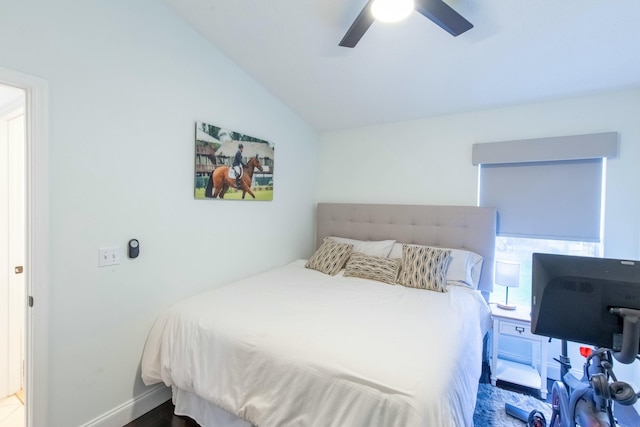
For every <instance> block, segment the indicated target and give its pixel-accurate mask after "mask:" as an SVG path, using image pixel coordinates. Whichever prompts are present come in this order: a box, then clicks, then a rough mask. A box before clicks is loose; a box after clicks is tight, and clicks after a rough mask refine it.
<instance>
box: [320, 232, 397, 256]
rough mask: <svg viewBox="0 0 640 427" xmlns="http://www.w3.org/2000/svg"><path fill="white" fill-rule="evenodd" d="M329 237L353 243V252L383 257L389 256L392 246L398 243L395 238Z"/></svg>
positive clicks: (339, 241) (349, 243)
mask: <svg viewBox="0 0 640 427" xmlns="http://www.w3.org/2000/svg"><path fill="white" fill-rule="evenodd" d="M329 239H331V240H333V241H335V242H338V243H346V244H348V245H353V252H360V253H363V254H365V255H371V256H378V257H382V258H388V255H389V252H391V248H393V245H394V244H395V243H396V241H395V240H380V241H371V240H355V239H347V238H344V237H329ZM400 254H401V255H400V258H402V245H401V247H400Z"/></svg>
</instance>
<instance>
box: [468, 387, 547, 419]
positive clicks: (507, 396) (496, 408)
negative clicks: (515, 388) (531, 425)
mask: <svg viewBox="0 0 640 427" xmlns="http://www.w3.org/2000/svg"><path fill="white" fill-rule="evenodd" d="M505 403H510V404H512V405H514V406H516V407H518V408H521V409H524V410H525V411H527V412H530V411H532V410H534V409H536V410H538V411H540V412H542V413H543V414H544V416H545V418H546V419H547V423H549V421H550V419H551V406H550V405H549V404H548V403H545V402H543V401H541V400H538V399H536V398H535V397H532V396H528V395H526V394H520V393H514V392H512V391H507V390H503V389H501V388H498V387H493V386H492V385H491V384H480V385H479V387H478V400H477V402H476V410H475V413H474V414H473V423H474V425H475V427H523V426H526V425H527V423H525V422H523V421H520V420H519V419H517V418H514V417H511V416H509V415H507V413H506V412H505V409H504V404H505Z"/></svg>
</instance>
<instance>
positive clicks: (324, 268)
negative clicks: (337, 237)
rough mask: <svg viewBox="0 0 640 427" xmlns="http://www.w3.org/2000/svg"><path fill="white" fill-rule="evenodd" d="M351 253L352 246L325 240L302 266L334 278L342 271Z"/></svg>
mask: <svg viewBox="0 0 640 427" xmlns="http://www.w3.org/2000/svg"><path fill="white" fill-rule="evenodd" d="M351 252H353V245H348V244H346V243H338V242H335V241H333V240H330V239H328V238H326V239H324V240H323V241H322V245H320V247H319V248H318V250H317V251H316V252H315V253H314V254H313V255H312V256H311V258H309V260H308V261H307V263H306V264H305V265H304V266H305V267H306V268H311V269H313V270H318V271H320V272H322V273H325V274H330V275H332V276H334V275H335V274H336V273H338V272H339V271H340V270H341V269H342V267H343V266H344V263H345V262H346V261H347V259H349V256H351Z"/></svg>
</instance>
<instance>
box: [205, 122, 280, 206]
mask: <svg viewBox="0 0 640 427" xmlns="http://www.w3.org/2000/svg"><path fill="white" fill-rule="evenodd" d="M273 153H274V149H273V144H271V143H269V142H267V141H265V140H262V139H258V138H254V137H252V136H249V135H245V134H242V133H239V132H234V131H232V130H229V129H225V128H221V127H218V126H214V125H210V124H208V123H204V122H196V132H195V183H194V191H195V198H196V199H201V200H206V199H222V200H273V164H274V162H273Z"/></svg>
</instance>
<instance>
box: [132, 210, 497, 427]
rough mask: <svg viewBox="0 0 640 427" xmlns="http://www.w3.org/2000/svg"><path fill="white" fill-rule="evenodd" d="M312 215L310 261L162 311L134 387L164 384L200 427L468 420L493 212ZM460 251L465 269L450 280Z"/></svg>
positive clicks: (485, 318) (485, 311) (484, 318)
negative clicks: (417, 265) (421, 260)
mask: <svg viewBox="0 0 640 427" xmlns="http://www.w3.org/2000/svg"><path fill="white" fill-rule="evenodd" d="M316 216H317V218H316V219H317V230H316V233H317V237H316V239H317V251H316V252H315V253H314V254H313V256H312V257H310V258H309V259H307V260H297V261H294V262H292V263H290V264H287V265H285V266H282V267H279V268H275V269H273V270H270V271H268V272H265V273H262V274H259V275H257V276H254V277H251V278H247V279H243V280H240V281H237V282H234V283H232V284H228V285H225V286H222V287H218V288H215V289H213V290H211V291H208V292H205V293H203V294H201V295H198V296H196V297H193V298H189V299H187V300H184V301H181V302H179V303H177V304H175V305H174V306H172V307H171V308H170V309H168V310H167V311H166V312H164V313H162V314H161V315H160V316H159V317H158V320H157V321H156V322H155V324H154V326H153V328H152V330H151V332H150V334H149V337H148V339H147V343H146V345H145V350H144V354H143V358H142V379H143V381H144V382H145V384H148V385H150V384H155V383H161V382H162V383H164V384H166V385H167V386H170V387H171V388H172V393H173V401H174V404H175V412H176V414H179V415H187V416H189V417H191V418H193V419H194V420H196V421H197V422H198V423H199V424H200V425H201V426H203V427H217V426H224V427H227V426H233V427H236V426H237V427H250V426H252V425H253V426H278V427H280V426H323V427H324V426H349V427H359V426H362V427H365V426H367V427H369V426H384V427H394V426H397V427H401V426H402V427H407V426H437V427H447V426H451V427H453V426H473V412H474V407H475V400H476V393H477V388H478V380H479V378H480V374H481V362H482V354H483V351H482V348H483V337H484V335H485V333H486V332H487V331H488V329H489V328H490V326H491V320H490V319H491V317H490V311H489V308H488V305H487V304H486V301H485V298H483V294H484V295H485V296H486V295H487V293H488V292H491V290H492V283H493V264H494V259H493V257H494V247H495V229H496V211H495V210H494V209H492V208H482V207H465V206H417V205H382V204H340V203H339V204H336V203H320V204H318V207H317V211H316ZM383 242H384V243H383ZM425 245H426V246H425ZM327 248H330V250H329V249H327ZM356 249H358V250H357V251H356ZM425 250H426V251H429V257H431V258H429V261H430V262H431V264H429V265H430V269H431V270H430V273H429V274H431V271H433V272H434V273H433V274H434V277H436V279H434V280H435V282H437V285H438V286H440V288H438V289H437V290H426V289H420V288H419V287H420V283H418V284H417V287H413V286H414V285H416V282H412V280H413V277H418V280H420V279H421V278H422V277H423V274H424V272H423V271H418V272H411V271H412V269H411V268H408V267H407V266H408V265H409V264H408V261H406V260H407V259H411V258H412V257H415V254H423V253H424V251H425ZM327 251H328V252H327ZM345 251H346V252H347V253H348V255H346V256H345V258H344V259H342V258H340V257H341V256H343V255H339V256H338V255H336V253H338V252H340V253H342V252H345ZM385 252H386V256H381V255H382V254H385ZM327 253H330V255H327ZM467 253H469V254H473V260H474V263H473V270H474V271H473V272H472V271H471V265H470V264H468V263H467V264H466V265H468V266H469V268H468V269H467V271H466V276H465V277H464V278H462V279H460V282H461V283H457V282H455V281H452V280H450V279H451V278H452V276H451V277H450V275H451V274H453V271H454V270H455V269H454V268H453V267H452V266H453V264H454V260H457V261H455V262H457V263H459V260H460V259H462V258H461V255H460V254H467ZM452 254H455V258H454V257H453V255H452ZM419 256H423V255H419ZM466 256H467V255H464V257H465V258H464V259H465V260H466V259H467V258H466ZM478 256H479V257H480V262H476V260H477V259H478ZM437 257H441V258H442V260H440V261H438V262H435V261H433V260H435V259H436V258H437ZM438 259H439V258H438ZM469 259H471V255H469ZM327 260H329V261H327ZM373 261H375V262H373ZM327 265H328V266H329V267H327ZM478 265H481V266H482V268H481V269H480V268H478ZM337 267H339V268H337ZM327 268H328V269H329V270H332V271H330V272H329V271H328V270H327ZM336 268H337V269H336ZM394 269H395V270H394ZM403 269H404V270H403ZM392 271H395V274H396V276H395V277H396V278H395V279H394V280H390V279H389V277H391V276H393V274H391V272H392ZM408 272H410V273H408ZM387 273H388V274H387ZM445 273H446V275H447V276H446V278H445V276H444V275H445ZM403 274H404V276H403ZM401 277H404V279H406V281H405V282H403V283H404V284H405V285H404V286H403V285H401V284H395V282H396V281H401V279H400V278H401ZM407 277H408V279H407ZM438 278H440V279H442V280H445V282H444V283H443V282H442V280H439V279H438ZM374 279H375V280H374ZM467 279H468V280H467ZM465 281H473V282H474V283H466V282H465ZM389 282H391V283H389ZM435 282H434V283H435ZM462 282H464V283H462ZM434 286H435V285H434Z"/></svg>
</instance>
